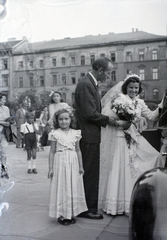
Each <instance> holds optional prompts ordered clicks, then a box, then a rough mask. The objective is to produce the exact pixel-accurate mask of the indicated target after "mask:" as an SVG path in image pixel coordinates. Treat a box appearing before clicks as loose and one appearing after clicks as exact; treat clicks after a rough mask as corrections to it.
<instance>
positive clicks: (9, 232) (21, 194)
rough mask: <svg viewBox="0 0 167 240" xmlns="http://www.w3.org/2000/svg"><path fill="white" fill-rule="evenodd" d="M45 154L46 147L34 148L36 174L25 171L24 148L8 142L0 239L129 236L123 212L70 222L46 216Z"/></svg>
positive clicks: (121, 238)
mask: <svg viewBox="0 0 167 240" xmlns="http://www.w3.org/2000/svg"><path fill="white" fill-rule="evenodd" d="M48 154H49V147H47V149H46V150H45V151H40V152H37V170H38V174H27V162H26V151H24V150H23V149H17V148H16V146H15V144H10V145H9V149H8V160H7V166H8V168H9V174H10V178H9V180H2V179H1V187H0V222H1V223H0V240H35V239H40V240H109V239H111V240H128V217H126V216H116V217H114V218H113V217H112V216H109V215H106V214H104V219H103V220H89V219H84V218H77V219H76V220H77V221H76V224H74V225H70V226H62V225H60V224H59V223H58V222H57V220H56V219H55V220H53V219H51V218H49V216H48V204H49V187H50V182H49V179H48V178H47V172H48Z"/></svg>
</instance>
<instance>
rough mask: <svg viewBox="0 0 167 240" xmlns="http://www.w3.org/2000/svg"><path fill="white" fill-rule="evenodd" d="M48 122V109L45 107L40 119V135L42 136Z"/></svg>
mask: <svg viewBox="0 0 167 240" xmlns="http://www.w3.org/2000/svg"><path fill="white" fill-rule="evenodd" d="M47 121H48V107H47V106H43V107H42V111H41V114H40V117H39V133H40V135H41V136H42V134H43V132H44V130H45V127H46V124H47Z"/></svg>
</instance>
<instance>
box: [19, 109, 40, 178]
mask: <svg viewBox="0 0 167 240" xmlns="http://www.w3.org/2000/svg"><path fill="white" fill-rule="evenodd" d="M34 119H35V115H34V113H32V112H27V113H26V122H25V123H24V124H22V125H21V127H20V132H21V134H22V137H24V139H25V150H26V151H27V165H28V170H27V173H35V174H37V173H38V172H37V169H36V152H37V137H36V134H39V128H38V125H37V123H35V122H34ZM31 158H32V164H31Z"/></svg>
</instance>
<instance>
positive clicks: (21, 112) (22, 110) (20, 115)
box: [15, 98, 28, 148]
mask: <svg viewBox="0 0 167 240" xmlns="http://www.w3.org/2000/svg"><path fill="white" fill-rule="evenodd" d="M27 108H28V103H27V100H26V98H25V99H23V101H22V103H21V104H20V107H19V108H18V109H17V111H16V117H15V120H16V127H17V141H16V148H23V147H24V138H22V135H21V133H20V127H21V125H22V124H23V123H25V122H26V117H25V115H26V112H27Z"/></svg>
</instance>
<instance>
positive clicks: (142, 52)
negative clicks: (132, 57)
mask: <svg viewBox="0 0 167 240" xmlns="http://www.w3.org/2000/svg"><path fill="white" fill-rule="evenodd" d="M139 61H144V51H139Z"/></svg>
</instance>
